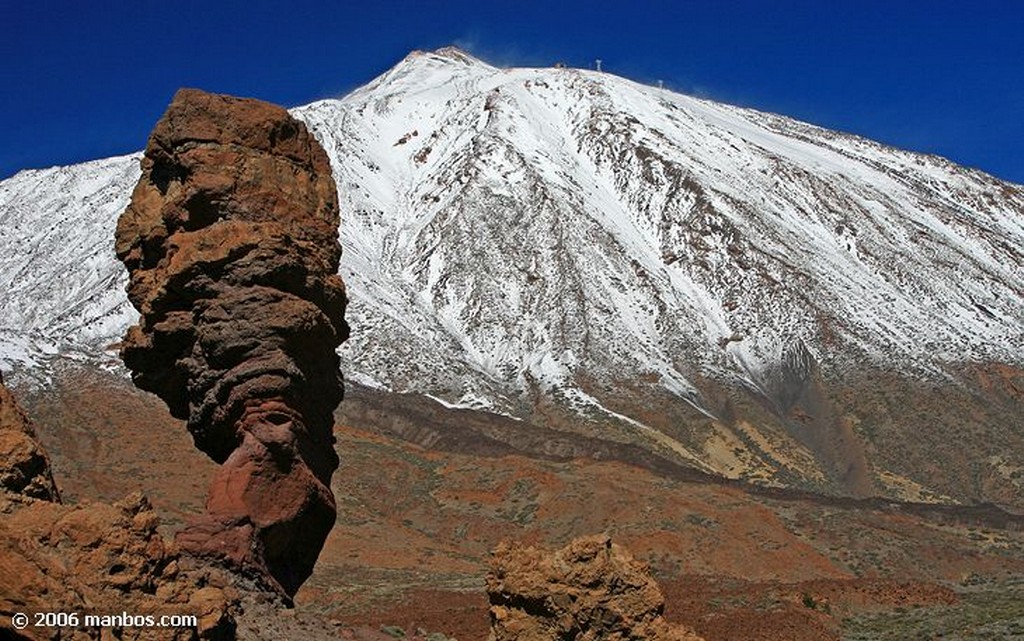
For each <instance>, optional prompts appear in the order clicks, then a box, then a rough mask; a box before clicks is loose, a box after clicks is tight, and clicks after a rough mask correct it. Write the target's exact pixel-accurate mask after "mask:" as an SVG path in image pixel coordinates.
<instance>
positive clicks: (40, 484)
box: [0, 376, 60, 503]
mask: <svg viewBox="0 0 1024 641" xmlns="http://www.w3.org/2000/svg"><path fill="white" fill-rule="evenodd" d="M0 491H7V492H14V493H15V494H22V495H24V496H29V497H32V498H37V499H44V500H47V501H56V502H58V503H59V502H60V494H59V493H58V492H57V485H56V484H55V483H54V482H53V475H52V474H51V473H50V460H49V459H48V458H47V456H46V453H45V452H44V451H43V448H42V447H40V445H39V442H38V441H36V434H35V428H33V426H32V422H31V421H29V419H28V416H26V415H25V412H23V411H22V409H21V408H20V407H19V406H18V404H17V402H16V401H15V400H14V396H12V395H11V393H10V391H8V389H7V388H6V387H5V386H4V379H3V376H0Z"/></svg>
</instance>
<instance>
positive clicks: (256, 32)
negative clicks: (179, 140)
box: [0, 0, 1024, 183]
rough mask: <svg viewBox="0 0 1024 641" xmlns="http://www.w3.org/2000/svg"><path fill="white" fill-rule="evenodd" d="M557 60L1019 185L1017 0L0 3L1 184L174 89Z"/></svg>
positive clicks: (1023, 77)
mask: <svg viewBox="0 0 1024 641" xmlns="http://www.w3.org/2000/svg"><path fill="white" fill-rule="evenodd" d="M452 43H454V44H458V45H460V46H462V47H463V48H466V49H467V50H469V51H470V52H471V53H474V54H476V55H478V56H479V57H481V58H483V59H484V60H487V61H488V62H491V63H492V64H498V65H548V64H551V63H552V62H554V61H558V60H562V61H565V62H567V63H569V64H572V65H574V66H591V65H592V63H593V60H594V59H595V58H601V59H603V60H604V69H605V70H606V71H610V72H613V73H617V74H620V75H623V76H627V77H629V78H633V79H635V80H641V81H651V82H654V81H656V80H657V79H663V80H664V81H665V84H666V86H667V87H670V88H674V89H677V90H681V91H683V92H685V93H691V94H696V95H702V96H706V97H709V98H713V99H717V100H722V101H725V102H730V103H734V104H740V105H745V106H751V107H756V108H759V109H764V110H768V111H774V112H778V113H783V114H786V115H790V116H794V117H797V118H801V119H804V120H808V121H810V122H813V123H816V124H819V125H823V126H826V127H830V128H835V129H841V130H844V131H850V132H854V133H858V134H861V135H864V136H867V137H869V138H874V139H876V140H880V141H882V142H886V143H889V144H893V145H896V146H899V147H903V148H908V149H914V150H919V151H925V152H930V153H937V154H941V155H943V156H946V157H949V158H951V159H953V160H955V161H957V162H960V163H963V164H966V165H970V166H973V167H979V168H981V169H984V170H986V171H988V172H990V173H993V174H995V175H997V176H999V177H1002V178H1005V179H1008V180H1012V181H1014V182H1018V183H1024V154H1022V153H1021V148H1022V143H1024V2H1018V1H1017V0H999V1H993V0H980V1H978V0H976V1H974V2H964V1H963V0H960V1H957V2H948V1H945V0H934V1H931V2H924V1H919V2H915V1H912V0H886V1H873V0H851V1H845V0H843V1H840V0H813V1H799V2H796V1H794V2H781V1H779V2H768V1H754V0H705V1H703V2H684V1H676V2H670V1H666V2H644V1H642V0H635V1H633V2H616V3H613V2H602V1H600V0H591V1H590V2H585V3H584V2H577V1H559V0H548V1H546V2H525V1H521V2H505V1H501V2H496V1H493V0H490V1H489V0H476V1H474V2H471V1H463V0H457V1H452V2H438V1H432V0H420V1H418V2H417V1H406V2H397V1H394V0H367V1H366V2H362V3H354V2H326V1H323V2H315V1H312V0H297V1H293V2H267V1H262V0H247V1H245V2H222V3H217V2H215V1H213V0H210V1H208V2H191V1H176V0H163V1H149V0H132V1H128V2H121V1H95V2H93V1H79V0H75V1H65V2H47V1H46V0H25V1H18V2H16V1H14V0H0V68H2V78H0V80H2V87H3V90H2V92H0V123H3V127H2V130H0V178H2V177H7V176H9V175H11V174H13V173H14V172H16V171H17V170H19V169H22V168H26V167H43V166H49V165H54V164H65V163H71V162H78V161H82V160H88V159H92V158H100V157H104V156H109V155H114V154H121V153H127V152H130V151H133V150H136V149H141V148H142V147H143V146H144V145H145V141H146V135H147V133H148V132H149V130H150V129H151V127H152V126H153V124H154V122H155V121H156V120H157V118H159V116H160V114H161V113H162V112H163V109H164V108H165V107H166V105H167V102H168V101H169V100H170V98H171V95H172V94H173V93H174V90H175V89H177V88H178V87H181V86H195V87H200V88H203V89H207V90H211V91H217V92H223V93H232V94H237V95H243V96H254V97H258V98H262V99H265V100H270V101H272V102H277V103H280V104H284V105H286V106H295V105H300V104H304V103H307V102H310V101H313V100H316V99H320V98H324V97H332V96H341V95H343V94H344V93H346V92H347V91H349V90H351V89H353V88H355V87H357V86H359V85H361V84H363V83H365V82H367V81H369V80H371V79H372V78H373V77H374V76H376V75H377V74H379V73H381V72H383V71H385V70H386V69H388V68H389V67H390V66H391V65H393V64H394V63H395V62H397V61H398V60H400V59H401V58H402V57H403V56H404V55H405V54H406V53H408V52H409V51H410V50H412V49H433V48H437V47H441V46H444V45H447V44H452Z"/></svg>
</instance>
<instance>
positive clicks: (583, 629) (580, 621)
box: [487, 536, 700, 641]
mask: <svg viewBox="0 0 1024 641" xmlns="http://www.w3.org/2000/svg"><path fill="white" fill-rule="evenodd" d="M487 596H488V599H489V601H490V604H491V610H490V614H491V636H490V641H558V640H559V639H576V640H577V641H595V640H597V639H601V640H602V641H626V640H627V639H628V640H630V641H700V637H698V636H697V635H695V634H694V633H693V632H691V631H690V630H687V629H686V628H684V627H682V626H679V625H673V624H670V623H668V622H667V621H665V619H664V618H663V617H662V612H663V611H664V609H665V599H664V598H663V597H662V594H661V590H660V589H659V588H658V584H657V583H655V581H654V579H653V578H651V575H650V570H649V569H648V568H647V566H646V565H645V564H643V563H641V562H639V561H637V560H636V559H634V558H633V556H632V555H631V554H630V553H629V551H627V550H626V549H625V548H623V547H621V546H619V545H616V544H614V543H612V541H611V539H610V538H608V537H607V536H590V537H582V538H579V539H576V540H574V541H572V542H571V543H569V545H567V546H566V547H564V548H563V549H561V550H559V551H557V552H554V553H549V552H545V551H543V550H539V549H537V548H534V547H525V546H523V545H520V544H517V543H503V544H501V545H500V546H499V547H498V548H497V550H495V552H494V559H493V561H492V564H491V572H490V573H489V574H488V575H487Z"/></svg>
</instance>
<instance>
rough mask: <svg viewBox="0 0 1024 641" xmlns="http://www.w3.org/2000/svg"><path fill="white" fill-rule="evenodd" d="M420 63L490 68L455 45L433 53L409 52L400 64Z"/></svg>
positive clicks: (435, 50) (419, 50)
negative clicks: (456, 64)
mask: <svg viewBox="0 0 1024 641" xmlns="http://www.w3.org/2000/svg"><path fill="white" fill-rule="evenodd" d="M421 61H427V62H431V63H442V64H452V63H458V64H463V65H467V66H481V67H489V66H490V65H488V64H487V63H486V62H484V61H483V60H480V59H479V58H476V57H474V56H473V55H471V54H469V53H467V52H466V51H464V50H463V49H460V48H459V47H457V46H455V45H447V46H444V47H441V48H439V49H434V50H433V51H423V50H421V49H416V50H414V51H412V52H410V53H409V55H407V56H406V57H405V59H404V60H403V61H402V63H406V62H421ZM402 63H399V65H398V66H402Z"/></svg>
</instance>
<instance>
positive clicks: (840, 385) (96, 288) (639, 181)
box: [0, 49, 1024, 505]
mask: <svg viewBox="0 0 1024 641" xmlns="http://www.w3.org/2000/svg"><path fill="white" fill-rule="evenodd" d="M294 113H295V115H296V117H298V118H300V119H302V120H303V121H305V122H306V124H307V126H308V127H309V129H310V131H311V132H312V133H313V134H314V135H315V136H316V137H317V138H318V139H319V140H320V142H321V143H322V144H323V146H324V148H325V149H326V151H327V153H328V155H329V156H330V158H331V162H332V165H333V169H334V177H335V180H336V181H337V184H338V186H339V192H340V194H341V203H340V205H341V209H342V212H343V217H344V219H345V222H344V225H343V229H342V236H341V240H342V244H343V246H344V247H345V251H346V259H345V264H344V265H343V267H342V271H343V273H344V275H345V276H346V280H347V281H348V286H349V291H350V295H351V298H352V300H353V303H352V305H351V307H350V312H349V319H350V322H351V323H352V326H353V328H354V331H353V336H352V339H351V340H350V341H349V342H348V343H347V345H346V346H345V347H344V348H343V349H342V352H341V356H342V362H343V369H345V370H346V372H351V378H352V379H353V380H355V381H357V382H360V383H362V384H363V385H365V386H368V387H372V388H378V389H385V390H391V391H395V392H414V393H418V394H423V395H430V396H432V397H435V398H436V399H438V400H439V401H440V402H443V403H445V404H448V405H454V406H458V407H471V408H477V409H486V410H489V411H492V412H496V413H499V414H505V415H508V416H510V417H513V418H515V419H518V420H520V421H523V422H525V423H531V424H535V425H538V426H541V427H543V428H545V429H549V430H551V429H554V430H560V431H562V432H563V433H564V435H565V436H566V437H568V438H570V439H571V438H578V437H581V436H584V437H587V438H594V439H598V440H603V441H606V442H614V443H619V444H623V445H628V446H638V447H641V448H644V449H646V450H647V451H649V452H652V453H653V454H656V455H657V456H658V457H661V458H664V459H666V460H671V461H673V462H675V463H679V464H685V465H689V466H691V467H694V468H696V469H698V470H702V471H705V472H708V473H713V474H720V475H725V476H729V477H733V478H743V479H745V480H748V481H751V482H755V483H762V484H774V485H789V486H798V487H804V488H809V489H813V490H815V491H821V492H828V493H840V494H853V495H871V494H884V495H889V496H894V497H899V498H903V499H908V500H922V501H977V500H991V501H998V502H1002V503H1006V504H1016V505H1020V504H1021V500H1020V498H1019V497H1020V496H1021V495H1022V490H1024V476H1022V471H1024V436H1022V435H1021V434H1020V433H1019V430H1017V429H1016V426H1018V425H1019V423H1020V420H1021V417H1022V416H1024V409H1022V407H1024V405H1022V404H1024V372H1022V370H1021V365H1022V353H1024V338H1022V337H1024V290H1022V288H1021V285H1020V283H1021V282H1024V254H1022V251H1024V250H1022V248H1024V214H1022V212H1024V190H1022V188H1021V187H1020V186H1018V185H1013V184H1009V183H1005V182H1001V181H999V180H997V179H995V178H993V177H991V176H987V175H985V174H983V173H981V172H977V171H973V170H970V169H966V168H963V167H958V166H955V165H953V164H951V163H949V162H947V161H945V160H943V159H941V158H936V157H931V156H923V155H919V154H913V153H909V152H904V151H900V150H896V149H892V148H887V147H884V146H881V145H878V144H875V143H872V142H870V141H867V140H864V139H861V138H857V137H854V136H849V135H845V134H840V133H837V132H832V131H827V130H823V129H820V128H817V127H814V126H811V125H808V124H805V123H800V122H797V121H793V120H790V119H787V118H784V117H781V116H776V115H772V114H765V113H761V112H756V111H752V110H747V109H740V108H736V107H730V106H727V105H721V104H717V103H713V102H709V101H705V100H699V99H695V98H691V97H687V96H681V95H677V94H673V93H670V92H667V91H662V90H658V89H654V88H651V87H646V86H642V85H638V84H636V83H632V82H630V81H628V80H625V79H622V78H618V77H615V76H611V75H608V74H598V73H594V72H589V71H583V70H576V69H497V68H494V67H491V66H488V65H486V64H484V63H482V62H480V61H478V60H475V59H473V58H471V57H469V56H467V55H465V54H464V53H462V52H459V51H457V50H453V49H445V50H440V51H438V52H433V53H423V52H415V53H413V54H410V56H409V57H407V58H406V59H405V60H403V61H402V62H400V63H399V64H398V65H397V66H396V67H395V68H394V69H392V70H390V71H389V72H387V73H385V74H384V75H383V76H381V77H380V78H377V79H376V80H374V81H373V82H371V83H369V84H368V85H366V86H365V87H363V88H361V89H358V90H356V91H355V92H353V93H352V94H350V95H348V96H346V97H345V98H343V99H340V100H328V101H323V102H319V103H315V104H312V105H308V106H306V107H301V108H297V109H295V110H294ZM136 163H137V157H136V156H128V157H123V158H117V159H109V160H104V161H96V162H93V163H86V164H83V165H79V166H75V167H65V168H54V169H49V170H40V171H27V172H22V173H20V174H18V175H17V176H15V177H13V178H11V179H9V180H7V181H4V182H3V183H0V221H2V223H3V225H2V226H0V250H2V251H0V287H2V288H3V289H4V291H5V292H8V295H7V296H6V297H5V298H4V300H2V301H0V312H2V314H0V318H2V319H3V321H2V323H3V326H2V327H0V339H2V345H3V348H2V349H3V355H2V358H3V361H4V362H5V363H6V365H5V366H4V367H6V368H10V369H13V370H16V371H17V372H18V373H19V375H22V376H23V378H22V379H20V380H25V378H24V377H28V376H31V375H30V374H28V372H30V371H42V372H43V374H42V376H45V372H46V371H47V369H46V368H50V371H52V370H53V369H54V368H57V367H60V365H59V363H60V361H62V360H66V359H69V358H70V359H77V360H85V361H87V362H90V363H96V364H99V365H100V366H105V364H106V366H112V364H111V363H110V362H109V359H110V356H109V353H105V352H103V349H102V348H103V347H104V346H105V345H107V344H108V343H109V342H111V341H113V340H116V337H117V336H119V335H120V333H121V332H122V331H123V329H124V328H125V327H126V326H127V325H128V324H129V323H130V319H131V314H130V313H129V310H128V305H127V302H126V299H125V296H124V294H123V293H122V291H121V288H122V287H123V285H124V280H123V277H122V276H120V275H119V273H118V270H117V267H116V265H115V264H114V263H113V261H112V260H111V258H110V246H109V241H108V240H107V239H109V238H110V234H111V233H112V230H113V223H114V218H115V217H116V214H117V213H118V212H119V211H120V210H121V209H122V208H123V206H124V205H125V204H126V202H127V197H128V193H129V192H130V186H131V185H132V184H133V183H134V181H135V180H136V179H137V177H138V169H137V168H136ZM37 366H42V367H41V369H40V368H38V367H37ZM489 437H490V438H493V439H497V440H498V441H499V442H501V443H503V444H504V445H505V446H508V447H511V448H513V449H520V450H524V451H532V450H530V448H532V447H534V446H533V445H530V444H529V443H524V442H523V441H522V439H521V438H520V435H519V433H517V432H516V431H515V430H513V429H503V430H498V431H493V432H492V433H490V434H489Z"/></svg>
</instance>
